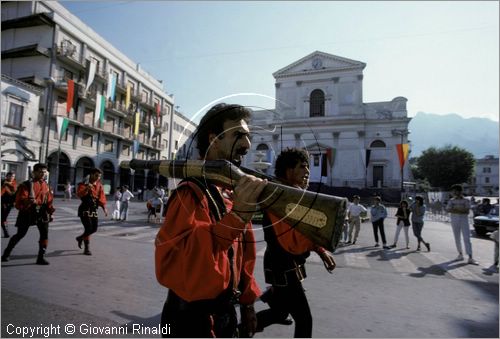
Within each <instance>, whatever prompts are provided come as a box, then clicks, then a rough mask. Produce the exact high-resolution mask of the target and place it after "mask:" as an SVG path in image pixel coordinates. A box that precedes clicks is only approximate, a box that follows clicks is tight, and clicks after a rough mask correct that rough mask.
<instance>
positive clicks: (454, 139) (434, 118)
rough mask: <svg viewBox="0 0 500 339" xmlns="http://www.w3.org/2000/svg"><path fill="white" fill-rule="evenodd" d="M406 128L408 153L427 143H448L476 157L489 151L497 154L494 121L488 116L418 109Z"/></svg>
mask: <svg viewBox="0 0 500 339" xmlns="http://www.w3.org/2000/svg"><path fill="white" fill-rule="evenodd" d="M409 129H410V135H409V136H408V137H409V139H410V143H411V157H418V156H419V155H421V154H422V152H423V151H425V150H426V149H428V148H429V147H432V146H434V147H438V148H439V147H443V146H445V145H448V144H450V145H452V146H459V147H461V148H464V149H466V150H467V151H469V152H471V153H472V154H474V157H475V158H476V159H479V158H484V156H486V155H489V154H491V155H494V156H496V157H498V148H499V145H498V143H499V140H498V139H499V136H498V131H499V129H498V122H496V121H493V120H490V119H486V118H463V117H461V116H459V115H457V114H448V115H438V114H433V113H424V112H418V113H417V115H415V117H413V118H412V120H411V121H410V124H409Z"/></svg>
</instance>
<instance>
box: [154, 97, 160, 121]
mask: <svg viewBox="0 0 500 339" xmlns="http://www.w3.org/2000/svg"><path fill="white" fill-rule="evenodd" d="M155 105H156V107H155V108H156V119H157V121H158V123H159V122H160V114H161V107H160V103H159V102H157V103H156V104H155Z"/></svg>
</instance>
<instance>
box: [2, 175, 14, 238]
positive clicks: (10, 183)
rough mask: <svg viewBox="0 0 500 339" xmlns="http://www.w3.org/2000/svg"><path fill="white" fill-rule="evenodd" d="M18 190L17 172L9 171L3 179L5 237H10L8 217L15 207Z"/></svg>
mask: <svg viewBox="0 0 500 339" xmlns="http://www.w3.org/2000/svg"><path fill="white" fill-rule="evenodd" d="M16 190H17V183H16V174H15V173H14V172H8V173H7V174H6V175H5V179H4V180H2V231H3V237H4V238H8V237H10V235H9V231H8V229H7V217H8V216H9V213H10V210H11V209H12V207H14V201H15V200H16Z"/></svg>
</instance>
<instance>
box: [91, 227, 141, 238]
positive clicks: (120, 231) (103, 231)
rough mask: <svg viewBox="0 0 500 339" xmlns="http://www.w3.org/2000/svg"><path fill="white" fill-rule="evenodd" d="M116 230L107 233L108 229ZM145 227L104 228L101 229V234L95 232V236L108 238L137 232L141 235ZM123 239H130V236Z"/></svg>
mask: <svg viewBox="0 0 500 339" xmlns="http://www.w3.org/2000/svg"><path fill="white" fill-rule="evenodd" d="M111 227H112V228H113V229H116V230H111V231H107V230H109V229H111ZM144 229H145V227H144V226H139V227H122V226H106V227H105V228H101V229H100V230H101V232H97V233H96V235H100V236H110V235H119V234H127V233H136V232H139V231H140V233H142V231H144ZM125 238H130V236H126V237H125Z"/></svg>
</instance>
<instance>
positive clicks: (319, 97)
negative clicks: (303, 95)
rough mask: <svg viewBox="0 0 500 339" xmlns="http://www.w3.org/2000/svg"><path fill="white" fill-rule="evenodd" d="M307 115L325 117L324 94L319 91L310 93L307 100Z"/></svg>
mask: <svg viewBox="0 0 500 339" xmlns="http://www.w3.org/2000/svg"><path fill="white" fill-rule="evenodd" d="M309 115H310V116H311V117H324V116H325V93H323V91H322V90H320V89H315V90H314V91H312V92H311V96H310V98H309Z"/></svg>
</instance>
